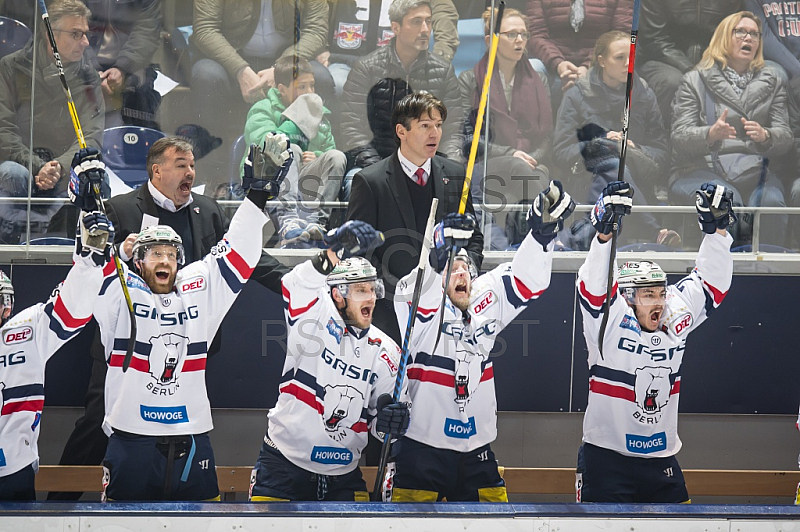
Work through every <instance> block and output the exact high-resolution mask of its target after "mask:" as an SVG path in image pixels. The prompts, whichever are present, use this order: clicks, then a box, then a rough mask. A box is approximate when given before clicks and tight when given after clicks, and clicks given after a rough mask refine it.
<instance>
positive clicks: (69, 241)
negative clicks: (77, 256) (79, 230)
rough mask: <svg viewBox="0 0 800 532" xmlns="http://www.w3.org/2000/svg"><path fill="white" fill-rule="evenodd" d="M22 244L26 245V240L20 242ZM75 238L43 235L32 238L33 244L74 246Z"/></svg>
mask: <svg viewBox="0 0 800 532" xmlns="http://www.w3.org/2000/svg"><path fill="white" fill-rule="evenodd" d="M20 245H25V242H20ZM74 245H75V239H74V238H66V237H63V236H43V237H40V238H31V246H74Z"/></svg>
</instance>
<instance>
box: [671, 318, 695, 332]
mask: <svg viewBox="0 0 800 532" xmlns="http://www.w3.org/2000/svg"><path fill="white" fill-rule="evenodd" d="M691 325H692V315H691V314H685V315H683V316H681V317H680V318H678V319H677V320H675V322H674V325H673V327H674V329H675V334H676V335H678V336H680V334H681V333H682V332H684V331H685V330H687V329H688V328H689V327H690V326H691Z"/></svg>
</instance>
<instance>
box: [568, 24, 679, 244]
mask: <svg viewBox="0 0 800 532" xmlns="http://www.w3.org/2000/svg"><path fill="white" fill-rule="evenodd" d="M629 53H630V34H628V33H625V32H622V31H610V32H608V33H604V34H603V35H601V36H600V38H599V39H597V43H596V44H595V47H594V52H593V53H592V66H591V67H590V68H589V71H588V73H587V75H586V76H584V77H583V78H580V79H578V81H577V82H576V83H575V86H574V87H572V88H570V89H569V90H568V91H567V92H566V93H565V94H564V100H563V101H562V102H561V107H560V108H559V110H558V116H557V118H556V132H555V137H554V141H553V145H554V148H553V149H554V153H555V159H556V162H557V164H558V166H559V170H560V171H561V172H566V173H568V174H572V175H573V176H574V177H573V178H572V180H571V181H572V182H573V185H572V186H571V188H573V189H575V190H583V191H586V195H585V196H584V197H585V198H586V201H587V202H589V203H591V202H593V201H594V200H595V199H596V198H597V196H598V195H599V194H600V192H601V191H602V190H603V188H604V187H605V186H606V185H608V183H609V182H610V181H614V180H616V179H617V178H618V174H617V172H618V170H617V168H618V167H615V168H614V169H613V170H612V171H610V172H607V171H593V170H592V168H589V165H585V164H581V162H582V161H583V162H584V163H585V162H586V151H587V146H586V144H585V143H584V144H581V143H578V142H576V139H575V131H576V130H577V129H579V128H585V127H586V126H587V125H588V124H595V125H597V126H600V128H602V130H603V131H602V137H603V139H602V140H603V141H604V142H595V144H598V146H599V145H601V144H608V146H607V148H608V149H610V150H615V151H617V152H618V151H619V143H620V142H621V140H622V113H623V110H624V108H625V91H626V82H627V77H628V59H629V57H628V56H629ZM633 79H634V86H633V92H632V98H633V102H632V103H631V111H632V112H631V114H630V119H629V120H630V121H629V125H628V149H627V155H626V159H625V175H626V177H625V181H626V182H628V183H629V184H631V186H632V187H633V188H634V190H636V193H637V197H638V198H641V199H640V200H638V203H639V204H643V205H646V204H648V203H652V202H653V201H654V200H655V199H656V198H655V197H654V186H659V187H661V188H664V189H665V188H666V184H667V180H666V171H667V169H666V168H665V166H666V163H667V134H666V131H665V129H664V124H663V123H662V121H661V112H660V111H659V108H658V102H657V101H656V96H655V94H654V93H653V91H652V90H650V88H649V87H648V86H647V83H645V82H644V81H643V80H642V79H641V78H639V76H638V75H636V74H634V78H633ZM586 131H589V129H588V128H587V129H586ZM597 134H598V133H592V134H590V135H588V136H587V137H586V138H584V139H583V140H584V141H586V142H588V141H590V140H591V139H590V138H588V137H594V136H596V135H597ZM583 166H586V169H587V170H589V171H590V172H591V177H590V178H589V179H587V177H589V176H587V174H586V173H585V172H584V170H583V168H582V167H583ZM662 199H664V200H666V198H663V197H662ZM637 218H638V220H637V221H643V222H644V223H635V224H634V223H629V224H628V227H630V229H628V230H626V233H627V235H628V236H633V237H634V238H637V239H643V240H645V241H649V242H652V241H653V240H656V241H657V242H659V243H666V244H672V245H677V244H678V243H679V239H678V238H677V234H676V233H674V232H672V233H669V234H667V233H668V230H666V229H663V228H662V227H661V225H660V223H659V222H657V220H656V219H655V218H654V217H653V216H651V215H643V216H642V217H638V216H637ZM587 222H588V220H587V219H585V218H584V219H582V220H578V221H576V222H575V223H574V224H573V226H572V228H571V231H569V232H565V233H564V234H567V235H568V237H567V238H565V239H564V243H565V244H567V245H568V246H569V247H572V248H576V249H588V245H589V243H590V240H591V238H592V236H593V235H594V229H593V228H592V226H591V224H589V223H587ZM634 228H637V229H640V230H639V231H635V230H633V229H634ZM665 239H668V240H665Z"/></svg>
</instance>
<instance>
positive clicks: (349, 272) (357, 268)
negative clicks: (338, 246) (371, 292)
mask: <svg viewBox="0 0 800 532" xmlns="http://www.w3.org/2000/svg"><path fill="white" fill-rule="evenodd" d="M369 282H371V283H373V286H374V287H375V297H376V298H377V299H381V298H382V297H383V296H384V292H385V291H384V288H383V281H382V280H381V279H378V270H376V269H375V266H373V265H372V264H371V263H370V262H369V261H368V260H367V259H365V258H364V257H350V258H347V259H345V260H343V261H340V262H339V263H338V264H337V265H336V266H334V268H333V270H332V271H331V273H329V274H328V277H327V283H328V286H330V287H336V288H338V289H339V292H340V293H341V294H342V297H347V296H348V293H349V291H350V290H349V288H348V285H351V284H355V283H369Z"/></svg>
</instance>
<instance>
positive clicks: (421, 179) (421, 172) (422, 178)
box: [414, 168, 425, 187]
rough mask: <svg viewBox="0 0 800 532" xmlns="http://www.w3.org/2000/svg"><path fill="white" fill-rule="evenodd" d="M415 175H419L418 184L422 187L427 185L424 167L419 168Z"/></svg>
mask: <svg viewBox="0 0 800 532" xmlns="http://www.w3.org/2000/svg"><path fill="white" fill-rule="evenodd" d="M414 175H415V176H417V184H418V185H419V186H421V187H424V186H425V170H423V169H422V168H417V171H416V172H414Z"/></svg>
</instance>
